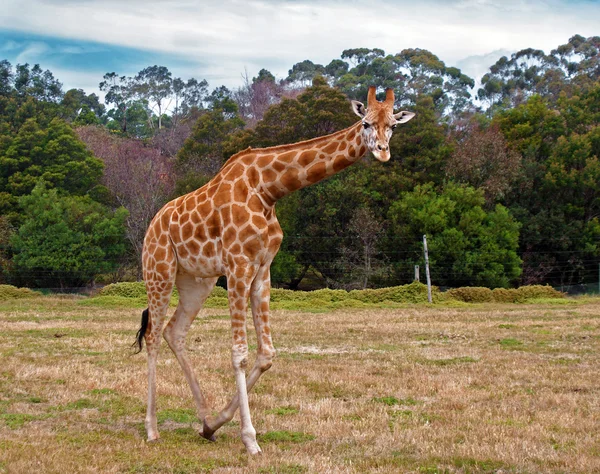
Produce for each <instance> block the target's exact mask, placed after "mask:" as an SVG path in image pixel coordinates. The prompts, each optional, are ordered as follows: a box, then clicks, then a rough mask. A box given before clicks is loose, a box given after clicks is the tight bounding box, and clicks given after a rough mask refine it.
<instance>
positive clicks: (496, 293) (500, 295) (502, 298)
mask: <svg viewBox="0 0 600 474" xmlns="http://www.w3.org/2000/svg"><path fill="white" fill-rule="evenodd" d="M492 295H493V297H494V301H497V302H498V303H519V302H520V298H521V295H520V294H519V290H516V289H514V288H511V289H508V290H507V289H506V288H494V289H493V290H492Z"/></svg>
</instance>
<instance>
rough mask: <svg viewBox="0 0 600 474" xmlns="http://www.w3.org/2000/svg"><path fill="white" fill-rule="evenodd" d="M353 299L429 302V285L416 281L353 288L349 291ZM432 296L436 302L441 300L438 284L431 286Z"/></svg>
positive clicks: (367, 301)
mask: <svg viewBox="0 0 600 474" xmlns="http://www.w3.org/2000/svg"><path fill="white" fill-rule="evenodd" d="M349 295H350V297H351V298H352V299H355V300H358V301H362V302H363V303H382V302H384V301H393V302H394V303H427V285H424V284H423V283H419V282H418V281H414V282H412V283H410V284H409V285H402V286H392V287H389V288H379V289H376V290H352V291H351V292H350V293H349ZM431 296H432V299H433V302H434V303H437V302H439V301H441V299H442V298H440V296H441V293H440V291H439V289H438V288H437V287H436V286H433V287H432V288H431Z"/></svg>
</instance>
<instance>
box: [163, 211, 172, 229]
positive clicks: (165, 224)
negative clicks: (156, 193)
mask: <svg viewBox="0 0 600 474" xmlns="http://www.w3.org/2000/svg"><path fill="white" fill-rule="evenodd" d="M170 220H171V219H170V218H169V215H168V214H167V213H166V212H163V214H162V216H160V227H161V228H162V230H167V229H168V228H169V221H170Z"/></svg>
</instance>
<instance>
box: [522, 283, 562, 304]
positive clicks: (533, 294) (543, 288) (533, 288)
mask: <svg viewBox="0 0 600 474" xmlns="http://www.w3.org/2000/svg"><path fill="white" fill-rule="evenodd" d="M517 291H518V292H519V296H520V298H521V299H522V300H523V301H526V300H531V299H537V298H564V297H565V294H564V293H562V292H560V291H558V290H555V289H554V288H552V287H551V286H548V285H529V286H522V287H520V288H518V289H517Z"/></svg>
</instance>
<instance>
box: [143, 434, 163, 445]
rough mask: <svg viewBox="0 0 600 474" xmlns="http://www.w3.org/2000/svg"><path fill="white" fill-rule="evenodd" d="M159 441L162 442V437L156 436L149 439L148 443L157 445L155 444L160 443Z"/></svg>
mask: <svg viewBox="0 0 600 474" xmlns="http://www.w3.org/2000/svg"><path fill="white" fill-rule="evenodd" d="M159 441H160V436H159V435H156V436H154V437H152V438H150V437H148V439H147V440H146V443H149V444H155V443H158V442H159Z"/></svg>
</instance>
